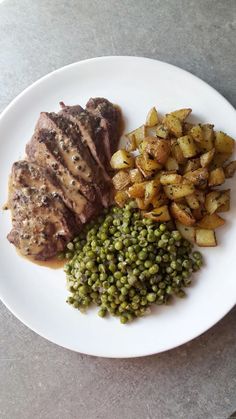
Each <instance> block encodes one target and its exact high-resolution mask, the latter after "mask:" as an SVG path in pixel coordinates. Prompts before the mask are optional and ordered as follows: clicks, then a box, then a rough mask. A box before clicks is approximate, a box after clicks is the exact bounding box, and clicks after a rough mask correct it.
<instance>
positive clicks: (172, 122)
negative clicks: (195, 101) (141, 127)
mask: <svg viewBox="0 0 236 419" xmlns="http://www.w3.org/2000/svg"><path fill="white" fill-rule="evenodd" d="M163 124H164V125H165V126H166V127H167V129H168V131H169V132H170V133H171V134H173V135H174V136H175V137H177V138H178V137H181V135H182V132H183V130H182V124H181V121H180V120H179V118H177V117H176V116H174V115H171V114H167V115H165V117H164V118H163Z"/></svg>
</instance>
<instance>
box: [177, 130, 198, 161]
mask: <svg viewBox="0 0 236 419" xmlns="http://www.w3.org/2000/svg"><path fill="white" fill-rule="evenodd" d="M178 144H179V146H180V148H181V150H182V153H183V155H184V157H186V158H191V157H194V156H196V154H197V152H198V150H197V147H196V144H195V142H194V140H193V138H192V137H191V136H190V135H185V136H184V137H180V138H178Z"/></svg>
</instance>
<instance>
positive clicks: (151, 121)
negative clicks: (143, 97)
mask: <svg viewBox="0 0 236 419" xmlns="http://www.w3.org/2000/svg"><path fill="white" fill-rule="evenodd" d="M158 122H159V120H158V114H157V110H156V108H155V107H153V108H152V109H150V111H149V112H148V114H147V119H146V126H148V127H154V125H157V124H158Z"/></svg>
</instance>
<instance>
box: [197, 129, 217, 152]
mask: <svg viewBox="0 0 236 419" xmlns="http://www.w3.org/2000/svg"><path fill="white" fill-rule="evenodd" d="M201 128H202V133H203V140H202V141H200V147H201V150H202V151H203V152H206V151H210V150H211V149H212V148H213V147H214V130H213V128H214V125H211V124H204V125H201Z"/></svg>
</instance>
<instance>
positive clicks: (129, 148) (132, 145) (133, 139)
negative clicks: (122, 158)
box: [126, 134, 137, 151]
mask: <svg viewBox="0 0 236 419" xmlns="http://www.w3.org/2000/svg"><path fill="white" fill-rule="evenodd" d="M136 148H137V143H136V137H135V135H134V134H130V136H129V137H128V144H127V147H126V149H127V151H134V150H136Z"/></svg>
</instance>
